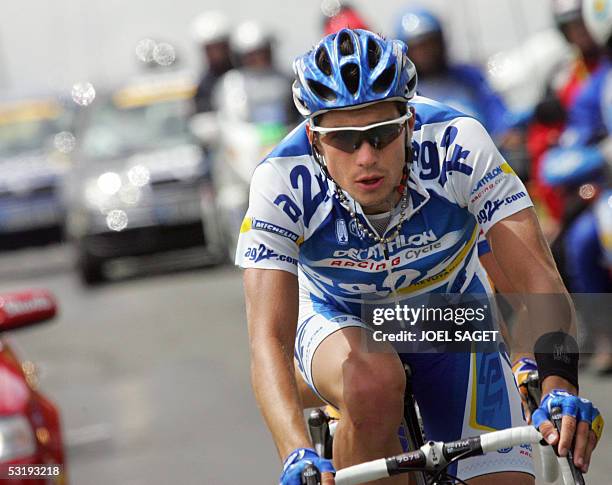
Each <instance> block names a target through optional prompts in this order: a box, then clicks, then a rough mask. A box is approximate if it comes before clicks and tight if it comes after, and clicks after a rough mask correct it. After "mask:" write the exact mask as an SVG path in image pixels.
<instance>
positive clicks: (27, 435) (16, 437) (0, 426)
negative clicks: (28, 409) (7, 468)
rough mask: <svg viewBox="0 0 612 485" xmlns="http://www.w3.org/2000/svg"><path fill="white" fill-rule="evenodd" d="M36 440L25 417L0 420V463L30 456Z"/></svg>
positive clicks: (33, 450)
mask: <svg viewBox="0 0 612 485" xmlns="http://www.w3.org/2000/svg"><path fill="white" fill-rule="evenodd" d="M35 452H36V440H35V438H34V433H33V431H32V427H31V426H30V422H29V421H28V420H27V419H26V417H25V416H9V417H3V418H0V462H7V461H11V460H14V459H15V458H23V457H27V456H32V455H33V454H34V453H35Z"/></svg>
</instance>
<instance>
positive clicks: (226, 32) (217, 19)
mask: <svg viewBox="0 0 612 485" xmlns="http://www.w3.org/2000/svg"><path fill="white" fill-rule="evenodd" d="M230 31H231V29H230V22H229V19H228V18H227V16H226V15H225V14H224V13H223V12H219V11H216V10H214V11H210V12H204V13H202V14H200V15H198V16H197V17H196V19H195V20H194V21H193V23H192V24H191V35H192V37H193V39H194V40H195V41H196V42H197V43H199V44H204V45H206V44H213V43H215V42H220V41H222V40H226V39H228V38H229V36H230Z"/></svg>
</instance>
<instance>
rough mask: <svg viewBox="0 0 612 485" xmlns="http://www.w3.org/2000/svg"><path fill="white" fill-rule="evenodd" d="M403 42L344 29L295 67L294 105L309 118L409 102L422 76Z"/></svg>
mask: <svg viewBox="0 0 612 485" xmlns="http://www.w3.org/2000/svg"><path fill="white" fill-rule="evenodd" d="M407 52H408V48H407V47H406V44H404V43H403V42H402V41H399V40H386V39H384V38H382V37H380V36H378V35H376V34H374V33H372V32H370V31H368V30H360V29H355V30H351V29H343V30H340V31H339V32H337V33H335V34H330V35H328V36H326V37H324V38H323V39H322V40H321V41H320V42H319V43H318V44H317V45H316V46H315V47H314V48H313V49H312V50H310V51H309V52H307V53H306V54H304V55H303V56H300V57H298V58H297V59H296V60H295V61H294V63H293V71H294V73H295V77H296V80H295V82H294V83H293V101H294V102H295V106H296V107H297V109H298V111H299V112H300V113H301V114H302V115H303V116H305V117H311V118H314V117H315V116H317V115H320V114H322V113H324V112H326V111H329V110H333V109H342V108H350V107H356V106H361V105H367V104H372V103H377V102H380V101H401V102H407V101H409V100H410V99H411V98H412V97H413V96H414V94H415V92H416V85H417V73H416V69H415V67H414V64H413V63H412V61H411V60H410V59H408V55H407Z"/></svg>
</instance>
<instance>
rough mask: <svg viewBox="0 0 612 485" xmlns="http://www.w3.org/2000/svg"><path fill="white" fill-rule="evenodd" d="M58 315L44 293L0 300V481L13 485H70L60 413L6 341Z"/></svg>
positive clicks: (32, 371)
mask: <svg viewBox="0 0 612 485" xmlns="http://www.w3.org/2000/svg"><path fill="white" fill-rule="evenodd" d="M56 313H57V305H56V302H55V298H54V297H53V295H51V293H49V292H48V291H44V290H31V291H22V292H18V293H5V294H1V295H0V479H2V478H4V479H10V480H11V483H13V484H17V485H18V484H22V485H48V484H51V483H53V484H58V485H66V484H67V483H68V479H67V474H66V459H65V453H64V445H63V438H62V431H61V423H60V413H59V410H58V408H57V406H56V405H55V404H54V403H53V402H52V401H50V400H49V399H48V398H47V397H46V396H45V395H44V394H43V393H41V392H40V390H39V389H38V377H37V372H36V366H35V365H34V364H33V363H32V362H28V361H20V360H19V358H18V356H17V355H16V354H15V352H14V351H13V349H12V348H11V344H10V341H9V339H8V337H7V336H6V333H7V332H9V331H14V330H17V329H20V328H24V327H27V326H31V325H34V324H39V323H42V322H45V321H48V320H50V319H52V318H53V317H55V315H56Z"/></svg>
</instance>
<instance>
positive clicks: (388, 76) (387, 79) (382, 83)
mask: <svg viewBox="0 0 612 485" xmlns="http://www.w3.org/2000/svg"><path fill="white" fill-rule="evenodd" d="M394 78H395V64H392V65H390V66H389V67H388V68H387V69H385V70H384V71H383V72H382V73H381V75H380V76H378V78H376V81H374V84H373V85H372V89H373V90H374V92H375V93H384V92H385V91H387V90H388V89H389V88H390V87H391V83H392V82H393V79H394Z"/></svg>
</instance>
